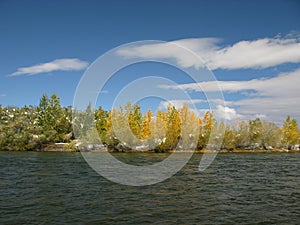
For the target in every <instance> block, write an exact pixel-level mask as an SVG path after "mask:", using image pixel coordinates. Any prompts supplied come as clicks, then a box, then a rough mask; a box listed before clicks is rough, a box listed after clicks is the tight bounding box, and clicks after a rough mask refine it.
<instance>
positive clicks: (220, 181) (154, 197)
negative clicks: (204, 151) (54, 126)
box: [0, 152, 300, 225]
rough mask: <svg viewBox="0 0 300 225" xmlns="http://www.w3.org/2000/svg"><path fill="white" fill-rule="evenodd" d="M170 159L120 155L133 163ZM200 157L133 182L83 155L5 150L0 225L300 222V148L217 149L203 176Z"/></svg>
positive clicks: (1, 157) (1, 163) (0, 164)
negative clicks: (110, 176) (108, 173)
mask: <svg viewBox="0 0 300 225" xmlns="http://www.w3.org/2000/svg"><path fill="white" fill-rule="evenodd" d="M99 154H101V153H99ZM166 156H167V155H166V154H154V153H148V154H146V153H145V154H143V153H118V154H116V157H117V158H119V159H120V160H122V161H127V162H131V163H133V164H134V163H137V164H139V161H143V162H147V163H152V162H155V161H157V160H160V159H163V158H165V157H166ZM201 156H202V155H201V154H195V155H194V156H193V157H192V159H191V160H190V162H189V163H188V164H187V165H186V166H185V167H184V168H183V169H182V170H181V171H180V172H178V173H177V174H176V175H175V176H173V177H171V178H170V179H168V180H166V181H164V182H161V183H158V184H155V185H151V186H144V187H129V186H124V185H120V184H115V183H112V182H111V181H108V180H106V179H105V178H103V177H101V176H100V175H98V174H97V173H96V172H95V171H93V170H92V169H91V168H90V167H89V166H88V164H87V163H86V162H85V161H84V159H83V158H82V156H81V154H80V153H61V152H40V153H39V152H0V224H14V225H17V224H269V223H273V224H297V223H299V221H300V154H299V153H227V154H218V155H217V157H216V159H215V161H214V162H213V163H212V164H211V165H210V167H209V168H208V169H207V170H205V171H204V172H201V173H200V172H198V164H199V160H200V158H201Z"/></svg>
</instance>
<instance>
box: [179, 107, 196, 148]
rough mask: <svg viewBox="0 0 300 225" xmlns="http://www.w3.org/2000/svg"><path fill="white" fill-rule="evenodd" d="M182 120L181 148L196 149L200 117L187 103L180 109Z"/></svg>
mask: <svg viewBox="0 0 300 225" xmlns="http://www.w3.org/2000/svg"><path fill="white" fill-rule="evenodd" d="M179 116H180V121H181V129H180V130H181V139H180V140H181V141H180V148H183V149H194V148H196V147H197V143H196V142H197V140H198V136H199V126H198V122H199V118H197V116H196V115H195V113H194V112H193V111H191V110H190V109H189V107H188V105H187V104H184V105H183V107H182V108H181V109H180V110H179Z"/></svg>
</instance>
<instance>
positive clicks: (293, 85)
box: [160, 69, 300, 121]
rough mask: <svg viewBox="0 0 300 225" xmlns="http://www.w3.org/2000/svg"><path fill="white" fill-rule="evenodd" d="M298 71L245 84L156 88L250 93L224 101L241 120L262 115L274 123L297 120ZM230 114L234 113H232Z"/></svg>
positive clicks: (208, 83) (211, 83)
mask: <svg viewBox="0 0 300 225" xmlns="http://www.w3.org/2000/svg"><path fill="white" fill-rule="evenodd" d="M299 83H300V69H297V70H295V71H292V72H287V73H281V74H278V76H276V77H273V78H261V79H253V80H247V81H213V82H201V83H189V84H180V85H176V86H175V85H164V86H160V87H161V88H164V89H180V90H186V91H196V92H203V91H204V92H215V91H219V89H218V87H220V89H221V90H222V91H223V92H225V93H226V92H227V93H232V92H234V93H240V94H241V93H243V92H247V91H252V94H251V95H249V96H246V97H245V98H244V99H242V100H237V101H231V102H227V103H226V105H227V106H230V107H237V108H238V111H237V113H238V114H241V115H243V116H245V117H256V116H257V115H265V116H267V117H268V118H270V119H272V120H274V121H278V120H282V118H283V117H285V116H287V115H292V116H294V117H295V118H297V119H300V114H299V112H300V105H299V104H298V102H300V95H299V93H300V92H299ZM232 113H233V114H234V112H233V111H232Z"/></svg>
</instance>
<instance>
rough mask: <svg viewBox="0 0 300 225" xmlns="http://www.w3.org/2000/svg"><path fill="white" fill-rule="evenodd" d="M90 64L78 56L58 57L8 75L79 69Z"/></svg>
mask: <svg viewBox="0 0 300 225" xmlns="http://www.w3.org/2000/svg"><path fill="white" fill-rule="evenodd" d="M88 65H89V63H88V62H86V61H82V60H80V59H76V58H65V59H56V60H53V61H51V62H46V63H40V64H37V65H33V66H29V67H21V68H18V70H17V71H16V72H14V73H11V74H9V75H8V76H21V75H35V74H42V73H49V72H53V71H79V70H83V69H85V68H86V67H87V66H88Z"/></svg>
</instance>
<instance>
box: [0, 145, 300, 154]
mask: <svg viewBox="0 0 300 225" xmlns="http://www.w3.org/2000/svg"><path fill="white" fill-rule="evenodd" d="M0 152H66V153H72V152H73V153H74V152H83V153H101V152H109V153H120V154H122V153H149V154H160V153H163V154H171V153H174V152H176V153H196V154H197V153H201V154H203V153H215V152H217V153H218V154H225V153H300V150H287V149H273V150H264V149H253V150H248V149H247V150H246V149H235V150H209V149H202V150H179V151H175V150H170V151H165V152H155V151H154V150H149V151H141V150H128V151H109V150H106V149H95V150H91V151H80V150H73V149H66V148H53V147H50V148H49V147H46V148H43V149H35V150H29V151H15V150H12V151H9V150H3V151H2V150H0Z"/></svg>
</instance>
